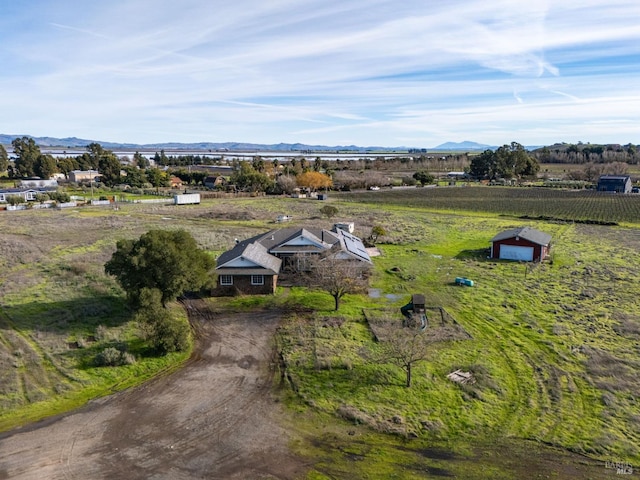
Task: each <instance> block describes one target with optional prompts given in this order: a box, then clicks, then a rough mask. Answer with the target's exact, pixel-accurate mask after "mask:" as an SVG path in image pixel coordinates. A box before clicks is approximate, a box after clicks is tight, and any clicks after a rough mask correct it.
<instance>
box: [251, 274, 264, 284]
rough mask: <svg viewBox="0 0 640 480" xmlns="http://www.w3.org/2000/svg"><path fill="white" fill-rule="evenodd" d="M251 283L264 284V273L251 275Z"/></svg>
mask: <svg viewBox="0 0 640 480" xmlns="http://www.w3.org/2000/svg"><path fill="white" fill-rule="evenodd" d="M251 285H264V275H251Z"/></svg>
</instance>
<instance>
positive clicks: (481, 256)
mask: <svg viewBox="0 0 640 480" xmlns="http://www.w3.org/2000/svg"><path fill="white" fill-rule="evenodd" d="M490 254H491V249H490V248H477V249H473V250H462V251H461V252H460V253H458V255H456V256H455V258H457V259H458V260H478V261H481V260H482V261H484V260H487V259H488V258H489V255H490Z"/></svg>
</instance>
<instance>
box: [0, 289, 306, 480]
mask: <svg viewBox="0 0 640 480" xmlns="http://www.w3.org/2000/svg"><path fill="white" fill-rule="evenodd" d="M187 307H188V308H189V313H190V317H191V318H192V321H193V322H194V325H195V326H196V328H197V330H198V334H199V335H198V337H199V342H198V346H197V348H196V353H195V355H194V357H193V358H192V359H191V360H190V361H189V363H188V364H187V365H186V366H185V367H184V368H183V369H181V370H179V371H178V372H176V373H174V374H172V375H169V376H166V377H163V378H159V379H156V380H154V381H152V382H150V383H148V384H146V385H143V386H141V387H139V388H134V389H131V390H127V391H125V392H121V393H118V394H115V395H112V396H110V397H106V398H103V399H99V400H97V401H94V402H92V403H91V404H90V405H88V406H86V407H85V408H82V409H81V410H79V411H77V412H74V413H72V414H70V415H67V416H63V417H62V418H56V419H52V420H48V421H45V422H41V423H40V424H36V425H34V426H31V427H28V428H25V429H22V430H19V431H14V432H10V433H6V434H3V435H1V436H0V479H5V478H6V479H8V478H11V479H34V480H35V479H38V480H41V479H64V480H70V479H103V478H104V479H106V478H109V479H113V478H118V479H142V478H144V479H172V480H174V479H196V478H198V479H205V478H206V479H210V478H211V479H294V478H300V477H301V476H302V475H303V474H304V472H305V471H306V469H307V467H306V466H305V464H304V463H303V461H302V460H301V459H299V458H296V457H295V456H293V455H292V454H291V453H290V452H289V451H288V449H287V441H288V436H287V432H286V430H285V428H284V427H283V426H282V421H281V420H282V419H283V416H282V415H283V413H282V410H281V408H280V406H279V404H278V403H277V402H276V401H275V399H274V397H273V396H272V395H271V375H270V372H269V365H270V362H271V360H272V345H271V339H272V337H273V333H274V331H275V328H276V326H277V323H278V321H279V317H278V314H277V313H273V312H265V313H260V314H251V316H250V317H249V318H247V316H246V315H235V314H231V315H217V314H213V313H211V312H209V311H208V310H207V309H206V308H205V307H204V304H203V303H201V302H199V301H197V300H192V301H189V302H188V303H187Z"/></svg>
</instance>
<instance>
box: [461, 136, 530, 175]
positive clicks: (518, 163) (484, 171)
mask: <svg viewBox="0 0 640 480" xmlns="http://www.w3.org/2000/svg"><path fill="white" fill-rule="evenodd" d="M539 170H540V165H539V164H538V161H537V160H536V159H534V158H533V157H531V156H530V155H529V154H528V152H527V151H526V150H525V148H524V147H523V146H522V145H520V144H519V143H517V142H511V144H510V145H503V146H502V147H500V148H498V149H497V150H496V151H495V152H494V151H492V150H485V151H484V152H482V153H481V154H480V155H476V156H475V157H473V158H472V159H471V164H470V166H469V173H470V174H471V175H472V176H474V177H477V178H492V179H493V178H498V177H503V178H521V177H529V176H533V175H536V174H537V173H538V171H539Z"/></svg>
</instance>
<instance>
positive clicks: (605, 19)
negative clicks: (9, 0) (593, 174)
mask: <svg viewBox="0 0 640 480" xmlns="http://www.w3.org/2000/svg"><path fill="white" fill-rule="evenodd" d="M96 3H97V4H91V5H88V6H87V8H86V9H84V8H83V9H78V8H77V4H76V2H73V1H71V0H53V1H50V2H44V1H40V2H35V3H34V4H33V5H34V7H33V10H27V7H28V5H29V4H27V5H26V6H25V7H24V8H23V9H9V11H8V12H7V14H6V15H5V16H4V18H3V19H0V27H2V26H3V25H5V24H10V23H11V22H14V24H16V25H19V26H20V27H21V28H19V29H14V30H13V31H11V33H10V34H9V32H8V31H7V29H0V45H2V47H0V61H1V62H2V63H3V65H4V66H5V71H6V72H7V73H6V74H5V75H3V76H2V77H0V91H2V92H4V94H3V96H2V97H0V109H2V111H3V112H8V113H9V114H8V115H3V116H2V117H0V132H24V133H31V134H34V135H56V136H69V135H76V136H85V137H89V138H94V139H106V140H121V141H132V142H151V141H163V140H176V141H181V140H183V141H193V140H198V141H200V140H212V141H224V140H229V139H234V140H243V141H256V142H274V143H276V142H280V141H299V142H307V143H324V144H337V143H358V144H362V145H373V144H377V145H389V146H394V145H400V144H402V142H404V141H407V140H408V139H410V140H411V141H412V142H415V143H414V145H415V146H430V145H434V144H438V143H441V142H443V141H447V140H450V139H452V138H453V139H456V138H457V139H459V138H465V139H473V140H476V141H479V142H484V143H496V142H497V143H502V142H509V141H511V140H512V139H514V138H513V137H515V136H516V135H519V136H520V137H521V138H523V139H527V142H533V143H536V144H537V143H550V142H554V141H563V140H564V141H570V140H571V138H574V139H575V138H576V137H579V138H580V139H583V140H585V141H586V140H588V141H592V142H595V141H611V142H620V143H626V142H628V141H631V142H635V143H640V138H638V133H637V128H636V130H633V128H631V127H630V125H631V124H633V123H634V122H635V124H636V125H637V124H638V120H640V113H639V112H640V108H638V107H640V105H639V104H640V100H639V99H638V97H637V85H638V84H639V83H640V78H639V77H640V72H638V70H637V61H638V57H640V31H639V29H638V28H637V24H636V20H635V19H637V18H638V17H640V3H638V2H635V0H623V1H617V0H614V1H613V2H609V1H605V0H586V1H583V0H580V1H578V0H564V1H563V2H551V1H548V0H547V1H541V2H524V1H516V2H514V1H512V0H496V1H494V2H490V3H487V2H484V1H480V0H463V1H461V2H455V4H450V3H447V2H435V1H426V2H425V1H418V0H407V1H405V2H394V1H391V0H374V1H372V0H367V1H365V0H353V1H351V2H344V1H341V0H340V1H338V0H324V1H320V0H308V1H305V2H299V1H294V0H277V1H275V0H274V1H270V2H258V1H257V0H239V1H236V2H214V3H213V4H212V3H211V2H205V1H204V0H184V1H183V2H179V3H175V4H173V3H170V2H162V1H160V0H127V1H124V0H113V1H111V2H96ZM36 7H38V8H36ZM7 15H9V18H7ZM27 20H29V21H27ZM585 119H589V123H587V122H586V121H585ZM612 125H615V127H612ZM628 127H629V128H628ZM588 134H591V135H593V137H592V138H589V135H588ZM562 136H565V137H562ZM559 137H560V138H559Z"/></svg>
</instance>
